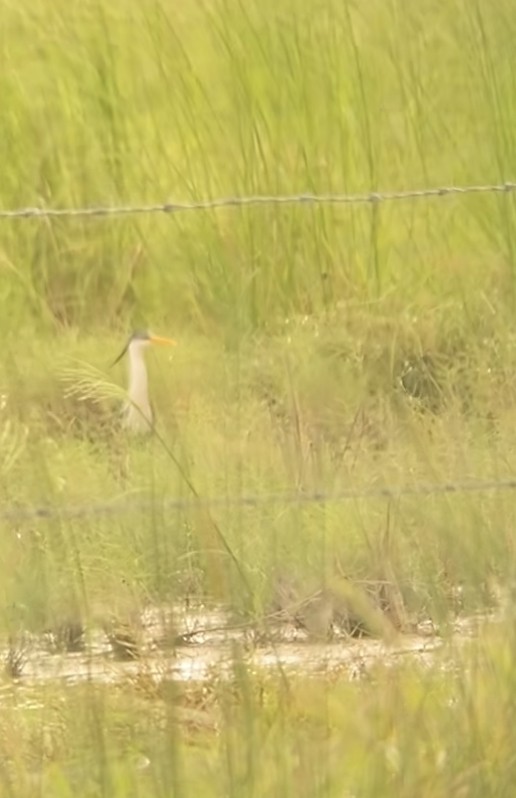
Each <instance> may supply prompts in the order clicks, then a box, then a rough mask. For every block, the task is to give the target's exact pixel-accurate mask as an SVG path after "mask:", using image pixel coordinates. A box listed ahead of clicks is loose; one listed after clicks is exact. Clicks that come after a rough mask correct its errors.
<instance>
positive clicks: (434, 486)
mask: <svg viewBox="0 0 516 798" xmlns="http://www.w3.org/2000/svg"><path fill="white" fill-rule="evenodd" d="M515 489H516V477H513V478H509V479H498V480H489V479H487V480H485V479H470V480H463V481H458V482H419V483H415V484H413V485H400V486H395V485H377V486H369V487H365V488H363V487H362V488H360V487H356V488H344V489H343V490H339V491H333V492H331V491H306V492H301V491H290V492H284V493H268V494H250V495H245V494H243V495H240V496H212V497H209V496H207V497H199V498H189V499H183V498H175V497H165V498H162V499H159V498H156V499H154V500H152V499H136V500H133V501H119V500H116V501H111V502H99V503H96V504H82V505H64V506H59V505H55V504H52V505H50V504H49V505H45V506H39V507H29V506H26V507H7V508H3V509H1V510H0V520H2V521H8V522H18V521H28V520H29V521H30V520H34V521H36V520H52V519H62V520H65V519H73V518H89V517H99V516H124V515H129V514H140V515H141V514H144V513H147V512H149V511H151V510H152V512H153V515H155V514H156V512H157V511H158V512H159V511H161V512H162V513H167V512H172V511H190V510H198V509H219V510H224V509H230V508H235V507H240V508H246V507H247V508H258V507H273V506H279V505H281V506H293V505H299V506H301V505H309V504H313V505H317V504H336V503H341V502H346V501H352V500H359V499H389V500H396V499H401V498H403V497H406V496H439V495H443V494H459V493H488V492H500V491H510V490H515Z"/></svg>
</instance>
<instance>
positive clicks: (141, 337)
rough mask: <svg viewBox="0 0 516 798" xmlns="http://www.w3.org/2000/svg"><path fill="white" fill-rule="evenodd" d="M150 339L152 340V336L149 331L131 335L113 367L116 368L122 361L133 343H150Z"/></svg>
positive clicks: (138, 331) (140, 331) (136, 332)
mask: <svg viewBox="0 0 516 798" xmlns="http://www.w3.org/2000/svg"><path fill="white" fill-rule="evenodd" d="M150 339H151V334H150V333H149V332H148V331H147V330H135V331H134V332H133V333H131V335H130V336H129V339H128V341H127V343H126V345H125V346H124V348H123V349H122V351H121V352H120V354H119V355H118V357H117V358H116V360H114V361H113V362H112V364H111V366H116V364H117V363H118V362H119V361H120V360H122V358H123V356H124V355H125V353H126V352H127V350H128V349H129V347H130V346H131V344H132V342H133V341H150Z"/></svg>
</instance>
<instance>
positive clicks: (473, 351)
mask: <svg viewBox="0 0 516 798" xmlns="http://www.w3.org/2000/svg"><path fill="white" fill-rule="evenodd" d="M514 10H515V9H514V3H513V2H512V0H502V2H501V3H498V4H497V6H496V9H495V8H494V7H493V6H492V4H489V3H488V2H485V1H484V0H476V2H475V3H474V4H471V3H466V2H463V1H462V0H452V1H451V2H449V3H447V4H443V3H437V2H432V0H429V2H427V3H417V4H406V3H400V2H397V0H393V2H390V3H386V2H379V0H373V2H370V3H367V4H358V5H357V4H352V3H350V2H344V3H342V2H337V0H325V2H321V0H319V2H309V3H306V2H304V3H301V2H296V0H285V2H283V3H281V4H278V3H273V2H270V0H265V2H253V0H250V1H249V2H245V3H243V2H242V3H236V2H229V0H211V1H210V2H204V3H201V4H196V3H193V2H187V3H183V4H180V5H179V6H178V7H177V8H176V7H173V6H172V5H170V4H166V3H163V2H160V0H151V1H150V2H145V3H136V2H133V0H123V2H122V0H114V2H111V3H109V4H103V3H100V2H94V0H85V2H83V3H81V4H80V5H77V4H70V3H65V2H62V0H52V2H47V3H42V2H40V3H38V2H32V3H28V2H25V1H24V0H22V2H20V3H18V4H17V5H14V4H7V3H4V4H3V6H2V8H1V9H0V97H1V98H2V109H3V111H2V113H0V157H1V159H2V164H3V166H2V179H1V180H0V206H1V207H3V208H14V207H25V206H34V205H38V206H50V207H70V208H73V207H82V206H94V205H97V204H100V205H105V204H118V203H121V204H124V205H125V204H131V203H135V204H139V203H142V202H144V203H150V202H164V201H167V200H195V199H201V198H207V197H216V196H233V195H251V194H262V193H264V194H265V193H266V194H277V193H289V194H290V193H297V192H299V193H303V192H306V191H314V192H366V191H372V190H374V191H382V190H398V189H399V190H403V189H408V188H414V187H421V186H422V187H424V186H430V187H431V186H436V185H442V184H482V183H493V182H500V181H504V180H514V179H515V175H516V152H515V145H514V137H513V135H512V131H513V129H514V126H515V125H514V123H515V121H516V114H515V110H514V75H515V74H516V70H515V56H514V47H513V42H514V34H515V32H516V31H515V27H516V23H515V22H514V20H515V19H516V17H515V15H514V13H513V12H514ZM514 222H515V213H514V198H513V196H512V195H488V194H482V195H474V196H470V195H464V196H458V197H448V198H440V199H429V200H423V199H421V200H417V201H413V202H408V201H407V202H398V203H391V204H389V203H384V204H382V203H380V204H375V205H374V206H371V207H370V206H367V207H364V206H356V207H355V206H348V205H346V206H339V207H328V206H317V207H312V206H310V205H308V204H303V205H300V206H288V207H287V206H282V207H278V206H261V207H259V208H258V207H257V208H247V209H228V210H218V211H206V212H195V213H188V214H186V213H184V214H175V215H170V216H166V217H163V216H158V215H145V216H135V217H131V216H127V217H123V218H109V219H83V218H74V219H53V220H42V219H37V220H34V219H31V220H10V221H7V220H5V219H4V220H0V270H1V280H0V302H1V303H2V309H3V312H2V313H1V314H0V332H1V333H2V341H3V353H4V355H3V359H2V363H1V366H0V511H2V512H3V511H4V510H7V509H10V510H12V509H13V508H16V507H18V506H25V505H45V506H51V507H52V508H54V510H57V511H59V508H61V507H69V506H70V505H86V506H92V505H95V504H97V503H98V502H107V501H111V500H112V499H113V498H114V497H115V498H119V499H122V500H123V499H124V498H129V499H144V500H145V501H146V502H148V501H149V500H150V502H151V504H152V512H149V513H143V514H138V513H133V514H125V515H106V516H94V515H93V516H91V515H88V514H84V515H79V516H70V515H68V514H63V515H62V516H59V514H58V515H57V516H56V517H52V518H46V519H43V520H41V519H38V520H27V519H22V518H15V517H14V516H13V515H11V516H9V518H7V517H6V516H5V515H3V516H2V520H1V521H0V523H1V528H2V558H1V564H0V598H1V601H0V630H1V631H2V634H3V635H4V636H5V637H6V638H7V636H8V635H9V636H10V637H11V638H12V639H15V638H17V636H20V635H21V636H23V635H26V634H27V633H41V632H42V631H43V630H45V629H48V628H55V627H56V626H57V625H59V624H62V623H66V622H67V621H68V620H69V619H70V618H75V617H79V618H82V619H84V620H85V622H86V623H87V625H88V626H95V624H96V623H98V621H99V619H100V621H101V622H102V621H103V619H104V616H105V615H106V614H107V613H108V611H109V612H112V613H115V614H119V615H120V616H126V615H130V614H131V613H134V612H135V611H138V610H140V609H142V608H143V607H146V606H148V605H149V604H155V603H158V602H159V603H166V602H168V603H170V604H172V603H173V602H174V601H176V600H178V599H181V600H182V599H184V597H185V595H189V596H190V597H192V596H194V597H195V598H196V599H203V600H204V601H207V602H217V603H220V602H223V603H224V604H225V605H226V606H228V607H230V609H231V611H232V612H233V613H234V614H235V615H238V616H239V617H242V616H245V617H246V618H247V619H249V618H251V619H252V618H257V617H261V616H262V614H263V613H264V612H266V611H267V609H268V607H269V606H270V604H271V599H272V597H273V594H274V589H275V588H274V585H275V583H276V581H277V579H278V578H279V577H282V578H283V577H284V576H286V577H287V578H290V577H292V578H293V579H294V580H296V581H297V582H298V583H301V584H302V585H303V586H305V587H306V590H307V591H308V592H310V591H312V590H316V589H318V588H320V587H321V586H328V585H335V584H337V585H338V584H339V580H340V584H344V583H345V584H349V583H351V584H357V585H363V584H370V583H374V584H379V585H389V586H390V589H391V590H392V591H393V592H395V594H396V597H397V600H398V601H399V602H400V603H401V605H402V607H403V612H404V618H405V619H406V620H408V621H409V622H410V623H409V626H410V625H411V624H414V623H415V622H416V621H418V620H420V619H428V618H430V619H432V620H433V621H434V622H435V623H436V625H437V627H438V628H439V629H440V630H446V628H447V625H448V624H449V623H450V621H451V620H452V619H453V617H454V615H455V613H456V612H457V601H458V598H457V597H460V603H461V610H462V611H464V612H468V613H470V612H473V611H476V610H485V609H486V608H488V607H490V606H492V604H493V603H494V601H495V597H496V595H498V594H499V591H500V590H503V591H510V586H511V584H512V581H513V578H514V564H513V553H514V547H515V535H514V502H513V498H512V495H511V494H509V493H506V494H502V493H493V494H467V495H454V496H442V495H440V496H427V497H425V498H421V497H419V498H417V497H414V496H412V497H403V498H400V499H399V500H390V501H387V500H385V499H370V498H369V499H366V498H364V499H357V500H354V501H349V502H340V503H339V502H334V501H328V502H326V503H324V502H323V503H320V504H299V505H295V504H294V505H289V506H284V505H282V504H281V503H278V502H276V503H272V502H271V503H270V504H267V503H264V504H259V505H258V506H257V507H249V506H238V505H237V504H235V503H232V502H231V501H230V499H232V498H235V497H236V498H237V499H238V497H239V496H242V495H243V494H259V495H264V494H268V493H271V494H277V493H278V492H281V491H286V492H292V491H299V492H303V491H305V492H310V491H321V492H328V493H329V494H331V493H332V492H333V491H338V490H339V489H342V487H343V486H344V487H347V486H351V485H358V486H363V487H364V488H368V487H371V486H375V485H379V484H388V485H393V486H396V485H413V484H414V483H415V482H421V481H445V480H452V481H453V480H463V479H466V478H468V477H481V478H489V479H497V478H504V477H508V476H512V474H513V469H514V466H513V463H514V456H513V452H514V447H515V443H516V441H515V435H514V429H515V418H516V415H515V411H514V403H515V402H514V400H515V397H516V381H515V377H514V374H515V373H516V351H515V347H514V341H515V337H514V322H513V317H514V284H515V283H514V266H515V256H514V252H515V243H514ZM146 325H151V326H153V327H155V328H162V329H163V332H166V333H168V334H171V335H174V336H175V337H177V338H178V339H179V343H180V346H178V348H177V351H176V352H175V353H174V355H173V358H170V359H164V357H163V356H162V355H161V354H160V355H154V356H153V357H151V358H149V360H150V363H149V366H150V371H151V375H150V376H151V386H152V390H153V395H154V398H155V403H156V406H157V409H158V418H159V432H160V436H161V437H160V438H154V439H152V440H149V441H147V442H146V443H145V444H142V445H140V444H134V442H131V441H130V440H127V439H126V438H124V437H123V436H120V435H117V434H116V432H115V431H114V430H113V428H112V425H111V423H110V421H109V412H110V411H112V410H113V408H114V406H115V405H116V402H115V401H113V402H112V403H110V402H109V400H107V401H103V402H101V403H100V404H99V405H93V406H91V405H90V404H88V403H87V402H81V401H80V400H79V399H78V398H77V396H76V395H74V392H73V390H72V392H71V394H70V380H69V377H70V369H72V386H73V382H74V380H73V373H74V372H73V370H74V369H75V374H76V376H77V383H79V380H80V376H81V374H82V375H83V374H84V373H85V366H84V364H88V365H87V367H86V368H91V367H94V368H97V369H99V374H100V375H101V379H102V381H103V382H104V383H106V384H107V388H105V386H104V388H105V390H104V400H106V397H107V398H108V399H109V395H110V389H109V383H110V382H113V383H117V384H118V383H119V382H120V381H121V380H123V375H122V372H121V371H118V370H113V371H111V370H109V363H110V362H111V361H112V360H113V358H114V356H115V355H116V353H117V350H118V349H119V346H120V345H121V343H122V339H123V338H124V336H125V335H126V333H127V330H128V329H130V328H131V327H140V326H146ZM117 369H118V367H117ZM86 373H89V372H87V371H86ZM66 375H67V376H68V380H67V379H64V377H65V376H66ZM93 382H95V381H94V380H93ZM94 388H95V385H93V389H94ZM97 388H98V385H97ZM112 395H113V400H115V397H116V396H117V392H116V390H115V389H113V393H112ZM105 410H106V411H108V415H107V416H106V415H105V414H104V411H105ZM194 493H195V494H199V495H201V496H214V495H215V496H218V497H225V496H226V497H228V504H227V506H224V505H221V504H219V505H218V506H217V508H214V509H210V510H209V511H207V510H206V511H205V510H203V511H201V510H199V509H198V508H195V507H193V508H192V507H189V508H185V509H184V510H181V511H177V512H176V511H174V512H172V511H170V510H167V509H166V506H165V508H164V505H163V502H162V500H163V498H164V497H167V496H168V497H170V496H176V497H178V498H184V499H189V498H192V495H193V494H194ZM394 620H395V619H393V622H394ZM398 620H399V618H398ZM507 626H510V623H509V624H507ZM411 628H412V627H411ZM503 628H504V629H505V625H504V626H503ZM512 653H513V640H512V633H511V634H507V638H506V639H504V637H503V634H502V635H500V638H498V637H497V636H496V633H495V634H494V639H492V638H488V639H487V641H486V640H485V641H484V642H483V643H482V645H481V646H479V648H478V649H477V648H476V647H475V646H472V648H471V651H470V650H469V649H468V650H467V651H466V652H464V651H463V652H461V653H460V654H459V653H457V652H454V656H455V662H456V667H457V672H458V674H459V678H457V679H449V678H448V677H447V675H445V674H444V673H443V672H442V671H440V670H439V667H437V666H436V669H435V671H434V672H433V673H432V674H430V675H429V674H426V673H425V671H424V669H423V668H422V667H421V668H420V667H419V666H416V665H415V666H413V667H412V666H411V667H409V668H408V669H406V670H405V669H401V670H397V669H394V671H392V672H390V671H388V670H383V669H380V671H379V672H378V673H375V674H373V676H374V680H373V684H372V685H367V684H364V685H363V686H359V687H356V686H355V685H347V684H338V683H337V684H336V685H330V686H329V685H328V683H327V682H325V681H321V682H319V683H309V684H308V683H307V682H303V683H302V684H301V685H299V684H298V683H294V682H291V681H290V680H289V679H286V677H285V674H283V675H282V674H280V677H281V678H280V683H279V685H278V684H276V683H275V681H274V680H273V683H272V684H271V683H269V682H267V683H266V684H265V685H264V684H262V683H261V677H258V676H251V675H250V674H248V673H247V672H246V669H245V667H244V665H243V664H242V663H239V662H238V661H237V662H236V665H235V668H236V672H235V676H234V678H233V679H230V683H231V687H229V686H228V685H225V684H221V683H219V682H218V681H217V680H216V679H214V681H213V684H211V685H210V688H209V690H208V693H205V694H203V695H204V698H202V699H201V698H199V695H198V694H197V693H195V691H194V695H195V702H199V701H201V703H202V701H204V700H206V701H207V702H208V703H209V702H212V703H210V704H209V710H208V711H207V714H208V716H209V717H208V721H209V722H208V724H207V727H203V730H202V731H201V732H199V730H198V729H197V730H196V731H195V732H194V733H190V731H189V729H190V726H189V723H190V720H191V719H192V715H189V716H188V715H187V716H186V718H187V719H185V716H184V715H181V717H180V718H179V720H178V718H177V717H176V715H177V711H176V710H177V707H178V705H181V702H182V701H184V700H186V699H184V697H182V696H179V695H178V694H177V693H176V692H175V691H172V692H168V687H166V686H164V687H163V688H162V691H161V692H160V690H161V688H160V689H157V688H156V687H155V686H153V684H152V683H151V682H150V681H147V680H146V679H145V678H144V673H143V671H144V668H142V671H141V672H140V675H139V679H140V681H139V682H138V683H137V684H136V685H123V686H122V687H123V689H122V690H121V691H120V694H118V693H117V695H116V696H111V695H110V694H109V693H105V692H104V691H103V690H102V689H100V688H98V689H97V688H88V690H86V691H84V692H83V691H81V689H78V690H77V691H74V692H73V695H72V694H71V693H70V694H68V693H65V694H64V697H63V694H62V692H61V691H60V690H59V688H58V687H56V688H55V690H56V692H55V693H54V692H52V691H53V690H54V688H51V689H50V693H49V698H48V700H46V699H45V696H44V694H43V692H42V691H40V690H36V695H37V701H39V702H40V704H38V707H42V708H41V713H40V710H39V709H37V712H36V713H35V714H34V715H31V710H30V708H25V709H23V710H22V711H21V712H19V713H18V711H17V710H16V709H15V708H14V707H12V708H10V709H9V712H8V713H7V715H6V717H7V720H6V721H4V722H2V723H1V724H0V747H1V748H2V750H3V751H4V753H5V757H6V762H7V763H8V765H9V767H8V766H7V765H6V768H5V779H4V781H3V783H4V787H5V794H12V795H15V796H18V795H23V794H26V793H27V791H29V792H30V790H33V788H34V784H35V781H34V779H36V780H37V779H43V781H42V782H41V783H42V784H43V787H44V790H45V794H49V795H51V794H55V795H68V794H71V792H72V791H73V792H74V793H76V794H80V795H98V794H105V795H110V796H116V795H128V794H135V795H136V794H138V795H147V794H149V795H150V794H153V795H155V794H159V795H176V794H177V795H181V794H185V795H189V794H194V793H195V794H199V795H204V794H206V795H209V794H217V795H219V794H231V795H235V796H236V795H238V796H240V795H243V794H249V795H251V794H253V795H261V794H264V795H270V794H278V795H282V796H283V795H289V794H295V795H299V794H306V795H339V796H342V795H343V794H349V795H361V796H362V795H363V796H368V795H370V796H373V795H374V796H377V795H385V796H389V795H391V794H392V795H396V796H400V795H401V796H402V795H407V796H409V795H410V796H413V795H416V794H417V795H441V794H442V795H449V794H457V795H476V794H478V795H486V794H493V795H495V794H496V795H509V794H510V784H511V783H512V782H511V774H512V763H511V762H510V756H511V754H510V752H511V750H513V748H514V746H513V740H512V731H511V729H512V726H513V723H512V718H513V701H512V694H513V692H514V691H513V689H512V688H513V684H512V677H511V669H510V667H509V665H508V663H509V661H510V658H511V656H512ZM275 678H276V677H274V679H275ZM334 678H335V679H336V680H337V682H338V679H337V677H336V676H335V675H334ZM140 689H141V691H142V693H143V694H144V697H142V698H140V694H139V692H138V691H139V690H140ZM207 689H208V688H207ZM232 691H233V692H232ZM208 694H209V698H206V696H207V695H208ZM429 697H430V698H431V699H432V700H430V698H429ZM434 699H435V700H434ZM58 701H62V702H63V703H62V704H59V705H58V703H57V702H58ZM54 702H55V703H54ZM493 702H494V704H495V705H496V707H497V711H496V712H493V711H492V706H493ZM56 706H59V707H61V708H60V709H55V707H56ZM142 706H143V708H144V712H142V711H141V710H142ZM77 707H78V711H77V712H76V708H77ZM205 709H206V707H205V705H204V704H203V712H204V711H205ZM17 713H18V714H17ZM38 713H40V714H38ZM201 714H202V713H201ZM36 716H37V717H36ZM196 717H197V721H199V722H201V719H200V718H199V716H196ZM188 718H190V720H188ZM201 725H202V724H201ZM493 727H494V731H493ZM12 728H15V729H16V735H15V737H16V739H17V740H20V741H21V743H20V747H19V748H18V749H16V750H14V749H13V743H12V738H13V735H12V734H11V729H12ZM42 728H43V729H44V732H41V729H42ZM217 729H218V730H219V731H218V732H217V731H216V730H217ZM63 730H64V731H63ZM38 735H39V736H38ZM71 740H72V741H73V743H71V742H70V741H71ZM133 754H134V756H133ZM88 757H89V759H88ZM142 757H143V759H142ZM34 759H35V760H36V762H37V765H38V767H32V768H31V767H29V766H28V764H27V763H30V762H33V761H34ZM147 760H148V762H150V765H149V766H148V765H147V764H145V766H142V767H141V768H140V766H141V765H142V762H144V763H147ZM488 761H489V762H490V761H492V762H493V763H495V765H496V766H497V767H495V766H494V765H493V768H491V769H489V768H488V767H487V765H486V762H488ZM77 762H78V763H79V764H77ZM85 762H87V763H89V764H88V768H89V770H88V772H89V773H90V776H89V777H88V778H87V779H86V778H85V776H84V774H85V764H84V763H85ZM41 763H43V770H42V771H41V768H39V765H40V764H41ZM90 764H91V767H89V765H90ZM2 772H3V771H2ZM39 783H40V782H38V784H39ZM43 787H42V789H43ZM346 790H347V793H346Z"/></svg>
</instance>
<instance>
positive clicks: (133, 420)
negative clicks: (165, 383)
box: [115, 332, 175, 433]
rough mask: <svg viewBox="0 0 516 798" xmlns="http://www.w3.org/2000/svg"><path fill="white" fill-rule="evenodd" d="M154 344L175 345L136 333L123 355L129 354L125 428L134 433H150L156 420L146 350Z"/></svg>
mask: <svg viewBox="0 0 516 798" xmlns="http://www.w3.org/2000/svg"><path fill="white" fill-rule="evenodd" d="M152 343H158V344H166V345H173V344H175V341H172V340H171V339H170V338H159V337H158V336H155V335H151V334H150V333H147V332H137V333H134V334H133V335H132V336H131V338H130V339H129V342H128V343H127V345H126V347H125V349H124V350H123V352H122V354H121V355H120V356H119V357H118V358H117V360H116V361H115V363H116V362H118V360H120V358H121V357H123V355H124V354H125V353H126V352H128V353H129V388H128V401H127V403H126V405H125V407H124V410H123V426H124V427H126V428H127V429H128V430H130V431H131V432H134V433H144V432H150V430H151V429H152V424H153V420H154V414H153V412H152V407H151V403H150V400H149V385H148V383H149V381H148V376H147V366H146V364H145V350H146V349H147V347H148V346H150V344H152Z"/></svg>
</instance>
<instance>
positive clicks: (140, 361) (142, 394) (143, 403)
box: [128, 349, 152, 423]
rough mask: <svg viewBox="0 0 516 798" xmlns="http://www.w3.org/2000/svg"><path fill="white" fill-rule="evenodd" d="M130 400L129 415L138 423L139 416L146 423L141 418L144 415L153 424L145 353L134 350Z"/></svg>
mask: <svg viewBox="0 0 516 798" xmlns="http://www.w3.org/2000/svg"><path fill="white" fill-rule="evenodd" d="M129 357H130V363H129V400H130V406H129V408H128V413H129V415H130V416H133V417H134V420H135V421H137V417H138V416H139V418H140V420H141V421H142V422H143V423H145V422H144V419H143V418H142V417H141V416H142V414H143V416H144V417H145V419H146V420H147V421H148V422H149V423H151V422H152V410H151V407H150V403H149V392H148V382H147V367H146V365H145V360H144V356H143V352H142V351H141V350H140V349H134V350H132V351H130V353H129Z"/></svg>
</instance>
